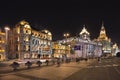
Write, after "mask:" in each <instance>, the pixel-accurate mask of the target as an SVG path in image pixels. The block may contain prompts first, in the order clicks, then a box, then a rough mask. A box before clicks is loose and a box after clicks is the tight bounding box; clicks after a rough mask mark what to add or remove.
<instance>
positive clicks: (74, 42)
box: [59, 25, 102, 59]
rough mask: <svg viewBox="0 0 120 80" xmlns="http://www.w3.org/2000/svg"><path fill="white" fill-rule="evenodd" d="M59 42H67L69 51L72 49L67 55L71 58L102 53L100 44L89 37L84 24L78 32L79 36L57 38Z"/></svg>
mask: <svg viewBox="0 0 120 80" xmlns="http://www.w3.org/2000/svg"><path fill="white" fill-rule="evenodd" d="M66 39H67V40H66ZM59 43H61V44H66V43H67V44H69V45H70V51H71V50H74V51H73V53H71V52H70V56H69V57H72V58H76V57H79V58H84V59H86V58H94V57H100V56H101V54H102V44H101V43H100V42H95V41H92V40H91V39H90V33H89V32H88V31H87V29H86V28H85V25H84V26H83V29H82V31H81V32H80V33H79V36H76V37H69V38H65V39H63V40H59Z"/></svg>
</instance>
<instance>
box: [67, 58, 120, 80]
mask: <svg viewBox="0 0 120 80" xmlns="http://www.w3.org/2000/svg"><path fill="white" fill-rule="evenodd" d="M65 80H120V58H111V59H102V60H101V62H97V61H96V62H95V63H93V64H91V65H89V66H88V67H87V68H84V69H82V70H79V71H78V72H76V73H74V74H72V75H71V76H69V77H67V78H66V79H65Z"/></svg>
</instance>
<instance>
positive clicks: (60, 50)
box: [53, 41, 70, 58]
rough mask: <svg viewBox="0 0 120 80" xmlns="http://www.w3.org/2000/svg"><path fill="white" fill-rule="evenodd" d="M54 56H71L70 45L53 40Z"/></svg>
mask: <svg viewBox="0 0 120 80" xmlns="http://www.w3.org/2000/svg"><path fill="white" fill-rule="evenodd" d="M53 56H54V57H58V58H62V57H69V56H70V46H69V45H65V44H61V43H59V41H57V42H53Z"/></svg>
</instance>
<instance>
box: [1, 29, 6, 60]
mask: <svg viewBox="0 0 120 80" xmlns="http://www.w3.org/2000/svg"><path fill="white" fill-rule="evenodd" d="M5 59H6V54H5V33H4V32H2V31H1V29H0V61H3V60H5Z"/></svg>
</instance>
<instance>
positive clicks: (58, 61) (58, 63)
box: [57, 58, 60, 67]
mask: <svg viewBox="0 0 120 80" xmlns="http://www.w3.org/2000/svg"><path fill="white" fill-rule="evenodd" d="M57 66H58V67H59V66H60V58H58V59H57Z"/></svg>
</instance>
